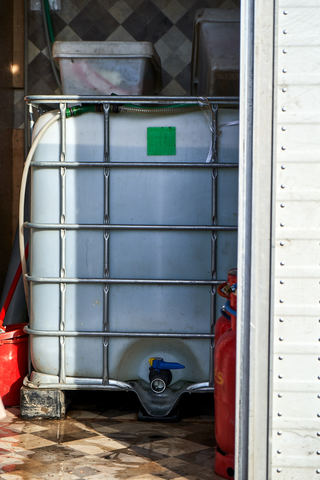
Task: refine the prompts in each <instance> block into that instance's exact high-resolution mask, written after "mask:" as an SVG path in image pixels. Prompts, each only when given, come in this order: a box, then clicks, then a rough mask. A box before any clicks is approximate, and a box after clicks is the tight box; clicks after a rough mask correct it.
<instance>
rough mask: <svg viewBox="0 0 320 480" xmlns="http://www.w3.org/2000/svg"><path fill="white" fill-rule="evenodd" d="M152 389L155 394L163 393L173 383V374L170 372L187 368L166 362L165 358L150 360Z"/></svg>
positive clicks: (179, 364)
mask: <svg viewBox="0 0 320 480" xmlns="http://www.w3.org/2000/svg"><path fill="white" fill-rule="evenodd" d="M149 364H150V368H149V380H150V387H151V390H152V391H153V392H154V393H162V392H164V391H165V389H166V388H167V386H168V385H169V384H170V383H171V380H172V373H171V371H170V370H178V369H181V368H185V366H184V365H182V364H181V363H176V362H165V361H164V360H163V358H159V357H158V358H156V357H152V358H149Z"/></svg>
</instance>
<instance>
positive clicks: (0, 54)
mask: <svg viewBox="0 0 320 480" xmlns="http://www.w3.org/2000/svg"><path fill="white" fill-rule="evenodd" d="M12 58H13V2H12V0H1V2H0V225H1V234H0V288H1V287H2V283H3V280H4V277H5V274H6V270H7V264H8V260H9V257H10V253H11V239H12V232H11V228H12V227H11V223H12V222H11V213H12V169H11V164H12V125H13V89H12V72H11V65H12Z"/></svg>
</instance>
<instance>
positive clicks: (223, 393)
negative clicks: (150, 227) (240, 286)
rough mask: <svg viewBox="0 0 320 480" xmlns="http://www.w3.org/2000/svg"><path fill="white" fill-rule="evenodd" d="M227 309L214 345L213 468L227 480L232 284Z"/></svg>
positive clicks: (233, 367)
mask: <svg viewBox="0 0 320 480" xmlns="http://www.w3.org/2000/svg"><path fill="white" fill-rule="evenodd" d="M232 290H233V291H231V293H230V300H229V301H228V302H227V303H226V305H225V308H226V312H227V313H228V314H229V316H230V319H231V329H230V330H228V331H226V332H225V333H224V334H223V335H221V336H220V338H219V339H218V341H217V343H216V346H215V353H214V365H215V372H214V377H215V385H214V401H215V436H216V441H217V446H218V448H217V452H216V457H215V467H214V469H215V472H216V473H217V474H218V475H221V476H222V477H224V478H227V479H228V480H232V479H233V478H234V441H235V433H234V427H235V383H236V319H237V312H236V308H237V293H236V284H235V285H233V287H232Z"/></svg>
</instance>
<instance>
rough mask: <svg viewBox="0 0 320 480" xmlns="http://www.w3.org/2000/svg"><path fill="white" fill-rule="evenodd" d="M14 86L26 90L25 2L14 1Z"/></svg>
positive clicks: (21, 0)
mask: <svg viewBox="0 0 320 480" xmlns="http://www.w3.org/2000/svg"><path fill="white" fill-rule="evenodd" d="M11 70H12V86H13V88H24V1H23V0H13V58H12V68H11Z"/></svg>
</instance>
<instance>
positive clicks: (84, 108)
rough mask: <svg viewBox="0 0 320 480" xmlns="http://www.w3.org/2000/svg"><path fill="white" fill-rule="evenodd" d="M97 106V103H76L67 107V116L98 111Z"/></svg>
mask: <svg viewBox="0 0 320 480" xmlns="http://www.w3.org/2000/svg"><path fill="white" fill-rule="evenodd" d="M96 111H97V108H96V105H75V106H74V107H70V108H67V109H66V117H67V118H70V117H78V116H79V115H82V114H83V113H87V112H96Z"/></svg>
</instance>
